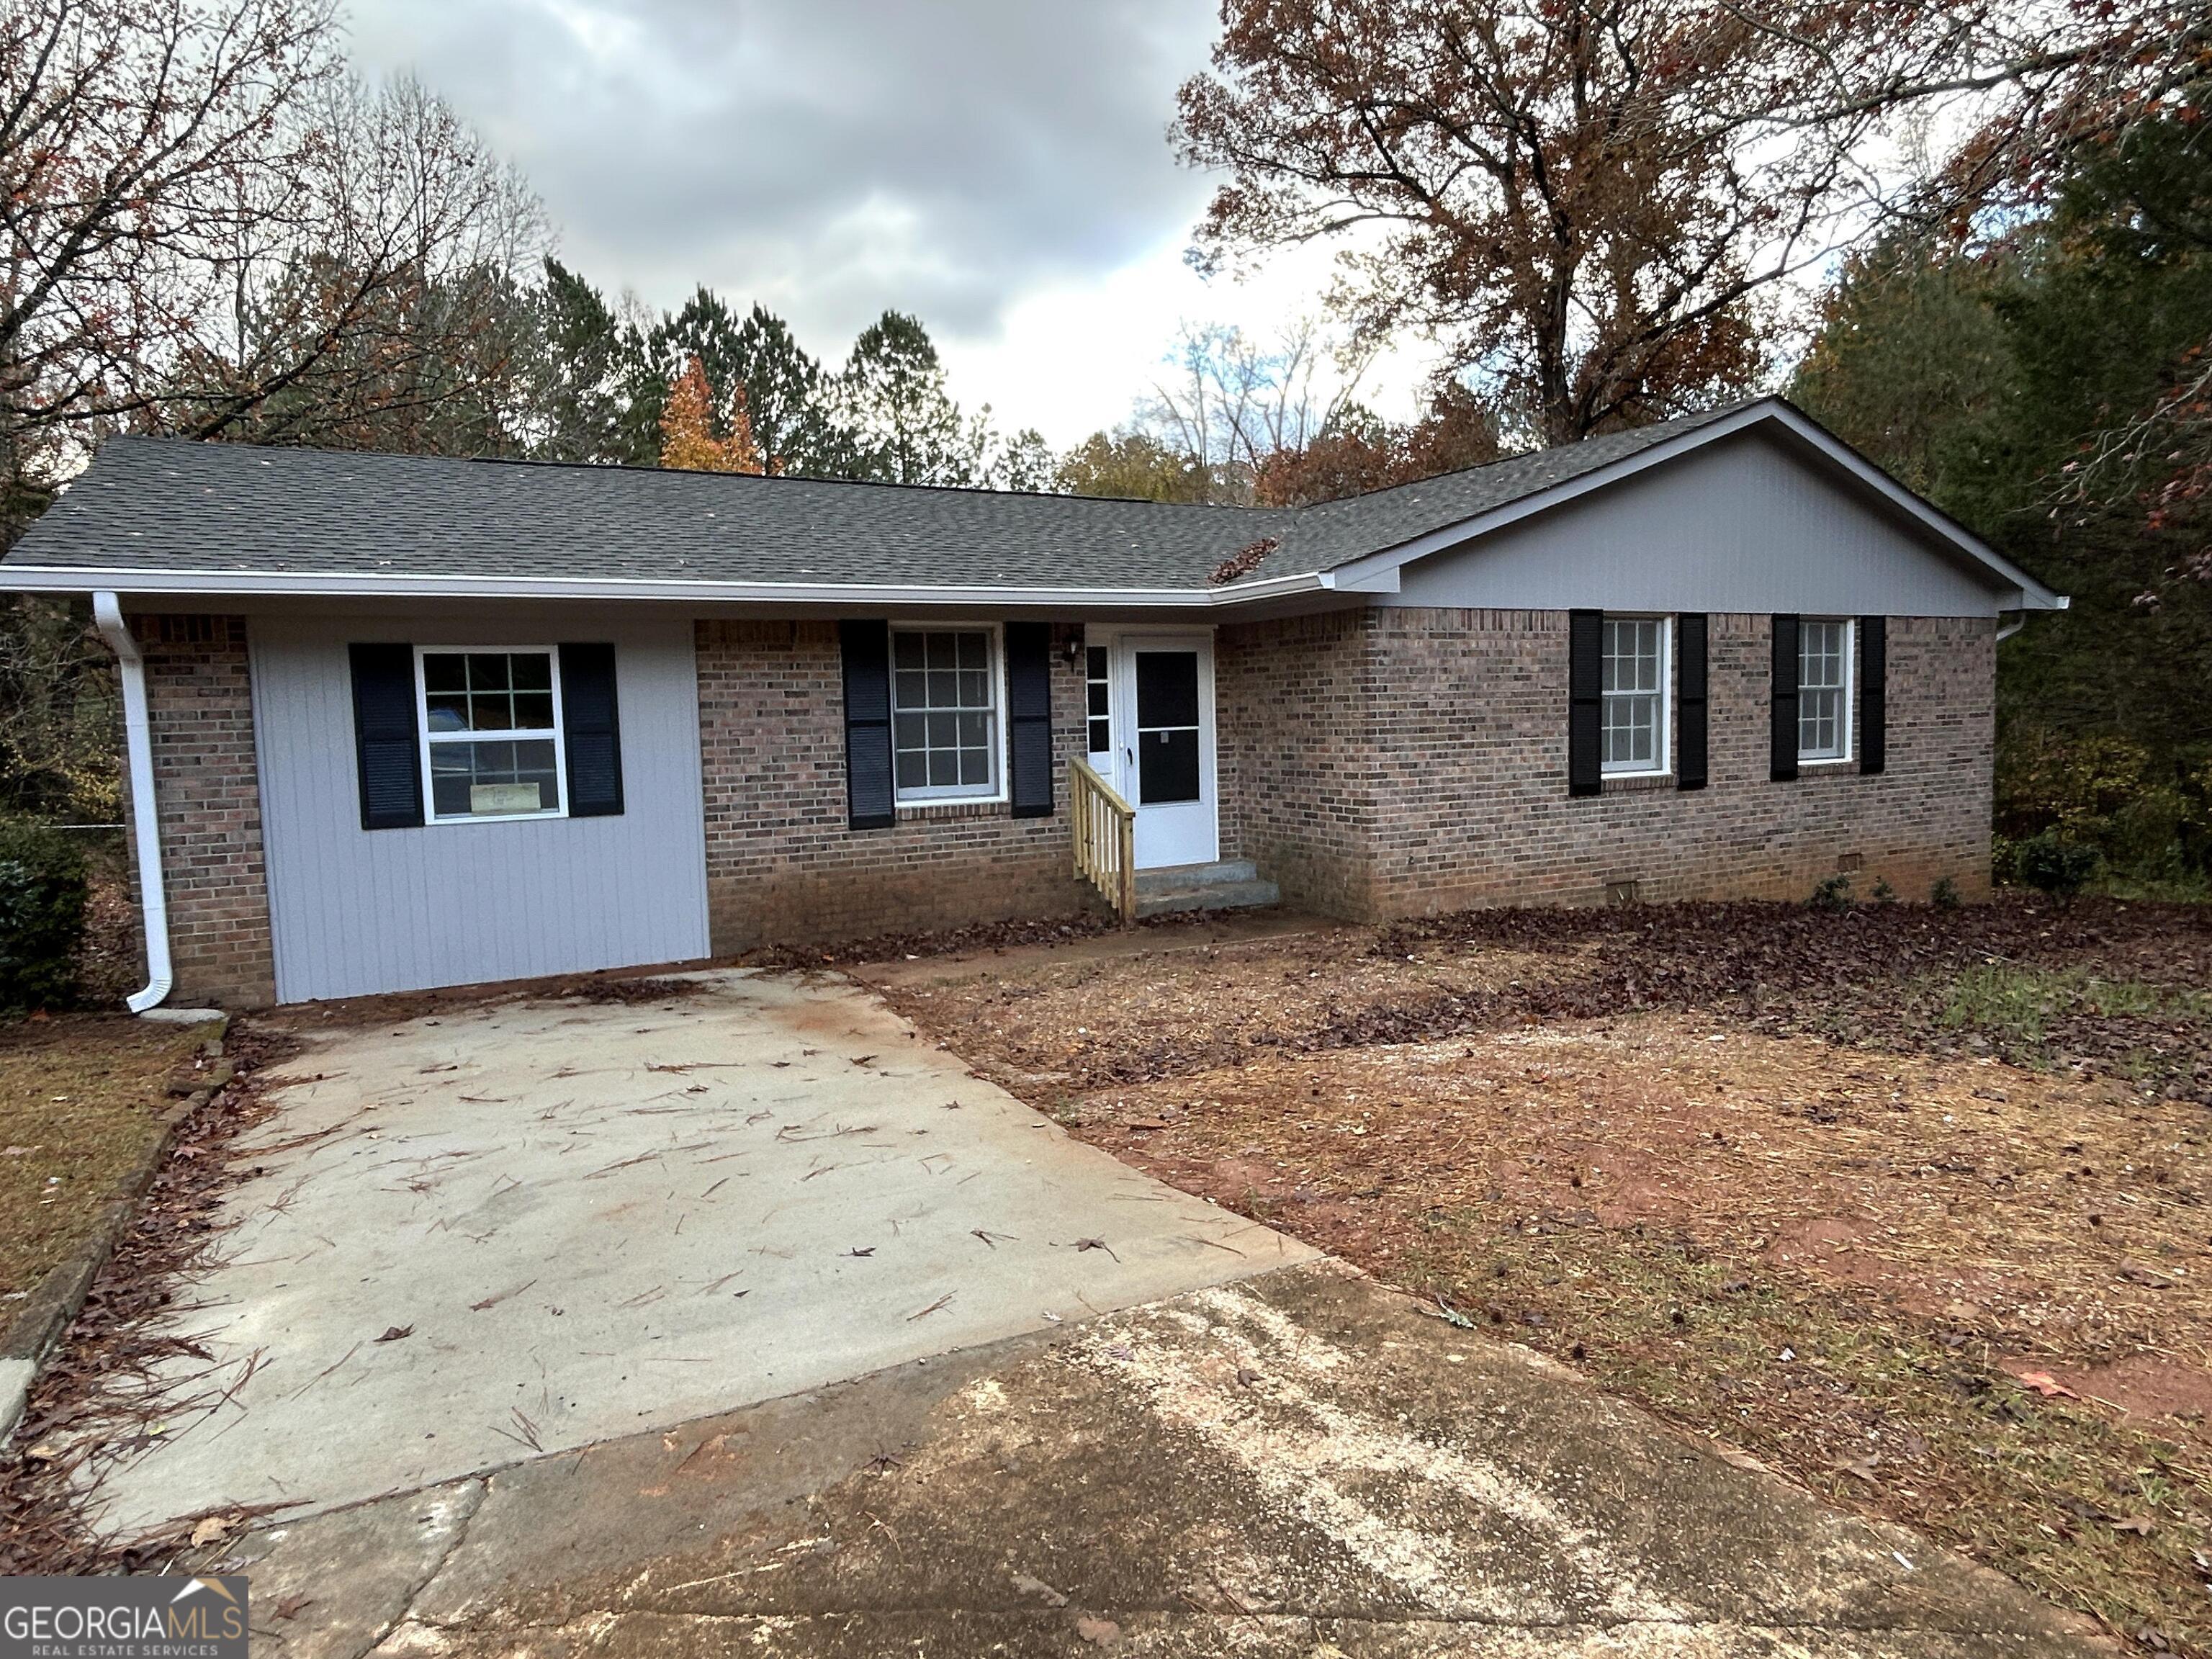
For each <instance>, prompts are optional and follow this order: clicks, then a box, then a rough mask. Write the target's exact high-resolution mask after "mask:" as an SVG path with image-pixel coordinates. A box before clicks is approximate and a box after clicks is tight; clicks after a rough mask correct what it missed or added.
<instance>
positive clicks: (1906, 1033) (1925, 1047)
mask: <svg viewBox="0 0 2212 1659" xmlns="http://www.w3.org/2000/svg"><path fill="white" fill-rule="evenodd" d="M1423 946H1428V947H1436V946H1443V947H1447V948H1453V949H1497V950H1507V951H1526V952H1529V953H1532V954H1539V955H1541V954H1544V953H1547V952H1554V953H1556V952H1566V953H1571V954H1573V955H1575V956H1576V957H1577V958H1578V959H1579V960H1580V961H1581V962H1582V963H1583V967H1584V971H1583V973H1582V974H1580V975H1575V976H1572V977H1561V978H1558V979H1553V980H1548V981H1545V982H1543V983H1541V984H1537V985H1533V986H1530V987H1528V989H1527V991H1526V993H1525V994H1522V995H1520V996H1518V997H1516V998H1515V999H1513V1000H1511V1002H1510V1004H1505V1005H1501V1006H1495V1007H1492V1008H1491V1009H1488V1010H1477V1009H1465V1010H1462V1009H1454V1008H1448V1007H1437V1008H1433V1009H1429V1010H1409V1011H1407V1014H1406V1015H1405V1016H1404V1017H1403V1018H1402V1021H1401V1027H1402V1034H1401V1033H1400V1032H1397V1031H1393V1030H1390V1029H1389V1023H1388V1022H1387V1021H1385V1022H1381V1023H1380V1024H1377V1023H1374V1022H1370V1024H1368V1025H1367V1026H1365V1027H1364V1028H1363V1029H1360V1030H1354V1031H1346V1032H1343V1033H1340V1034H1338V1033H1330V1034H1326V1035H1325V1036H1323V1038H1322V1042H1321V1044H1320V1046H1330V1043H1331V1042H1332V1041H1333V1040H1335V1039H1336V1038H1338V1037H1340V1038H1341V1040H1342V1041H1344V1042H1395V1041H1405V1040H1408V1039H1411V1038H1416V1037H1424V1036H1443V1035H1449V1034H1450V1032H1449V1031H1448V1030H1437V1029H1435V1028H1436V1027H1437V1025H1439V1024H1449V1023H1450V1022H1453V1021H1455V1020H1462V1019H1465V1018H1468V1017H1470V1016H1472V1017H1474V1018H1476V1019H1477V1020H1478V1021H1480V1023H1484V1024H1496V1023H1501V1022H1503V1021H1507V1020H1510V1019H1512V1018H1538V1019H1544V1020H1553V1019H1577V1018H1589V1017H1590V1016H1593V1015H1598V1014H1607V1013H1617V1012H1623V1011H1624V1010H1635V1009H1641V1008H1679V1009H1693V1010H1711V1011H1715V1012H1725V1013H1729V1014H1730V1015H1733V1016H1735V1017H1736V1018H1741V1019H1743V1020H1746V1021H1747V1022H1749V1023H1750V1024H1753V1026H1755V1027H1757V1028H1758V1029H1760V1030H1771V1031H1778V1032H1788V1031H1802V1032H1808V1033H1811V1034H1814V1035H1816V1036H1825V1037H1827V1038H1829V1039H1830V1040H1831V1041H1834V1042H1852V1043H1862V1042H1863V1043H1871V1044H1875V1045H1876V1046H1881V1047H1888V1048H1897V1049H1898V1050H1899V1051H1901V1052H1910V1053H1929V1054H1992V1053H1993V1054H1998V1055H1999V1056H2000V1057H2002V1058H2004V1059H2007V1060H2014V1061H2016V1062H2018V1063H2022V1064H2030V1065H2037V1064H2044V1065H2047V1064H2054V1063H2055V1064H2058V1065H2062V1066H2080V1067H2082V1068H2086V1069H2087V1070H2090V1071H2094V1072H2099V1073H2106V1074H2111V1073H2125V1074H2127V1075H2129V1076H2130V1077H2132V1078H2136V1079H2149V1080H2153V1081H2154V1082H2155V1085H2156V1086H2157V1088H2158V1090H2159V1091H2160V1092H2161V1093H2163V1094H2164V1095H2165V1096H2166V1097H2167V1098H2169V1099H2176V1100H2192V1101H2196V1102H2198V1103H2203V1104H2212V1021H2208V1020H2206V1019H2204V1018H2202V1017H2201V1016H2202V1014H2203V1012H2204V1011H2203V1009H2202V1008H2199V1009H2197V1010H2195V1011H2193V1012H2194V1013H2195V1014H2196V1015H2197V1016H2198V1017H2196V1018H2154V1017H2149V1016H2147V1015H2143V1014H2136V1013H2114V1012H2111V1011H2109V1010H2105V1009H2101V1008H2100V1007H2098V1006H2096V1003H2095V999H2094V996H2093V994H2090V995H2081V994H2075V995H2071V996H2069V995H2067V994H2065V993H2064V990H2063V987H2062V988H2061V989H2060V990H2059V991H2057V993H2056V994H2055V995H2056V1000H2055V1001H2054V1004H2053V1006H2051V1007H2050V1008H2048V1009H2047V1010H2045V1011H2043V1012H2042V1017H2041V1018H2040V1019H2039V1022H2038V1025H2039V1029H2038V1030H2037V1032H2036V1033H2035V1036H2034V1038H2033V1041H2026V1040H2022V1037H2021V1034H2018V1033H2015V1032H2011V1031H2008V1030H2002V1029H1998V1030H1990V1029H1988V1028H1986V1027H1977V1026H1975V1025H1973V1024H1968V1023H1958V1022H1955V1021H1954V1018H1953V1010H1954V998H1953V988H1954V981H1955V979H1956V976H1957V975H1959V974H1960V972H1962V971H1964V970H1967V969H1976V968H1982V967H1987V966H1990V965H2005V966H2010V967H2012V968H2015V969H2036V970H2040V971H2041V972H2042V973H2044V974H2046V975H2064V974H2074V975H2084V974H2086V975H2094V976H2095V977H2097V978H2099V979H2102V980H2105V981H2122V982H2127V983H2133V984H2143V985H2154V986H2161V987H2173V988H2174V989H2175V990H2177V991H2179V992H2180V993H2182V994H2184V995H2185V996H2193V995H2201V994H2203V992H2204V990H2205V989H2206V987H2212V907H2207V906H2203V905H2185V904H2153V903H2123V902H2117V901H2112V900H2106V899H2084V900H2081V901H2080V902H2076V903H2074V904H2071V905H2059V904H2055V903H2052V902H2048V901H2042V900H2036V899H2028V898H2023V897H2019V896H2007V897H2006V898H2004V899H2002V901H2000V902H1996V903H1992V904H1978V905H1972V906H1968V907H1964V908H1960V909H1956V910H1950V911H1942V910H1935V909H1931V908H1928V907H1926V906H1923V905H1902V904H1888V905H1880V904H1876V905H1862V906H1856V907H1853V908H1848V909H1844V910H1842V911H1834V912H1831V911H1821V910H1815V909H1812V908H1808V907H1806V906H1803V905H1784V904H1748V903H1738V904H1679V905H1667V906H1650V907H1644V906H1637V907H1627V908H1620V909H1606V910H1477V911H1468V912H1465V913H1462V914H1461V915H1454V916H1447V917H1443V918H1440V919H1437V920H1436V921H1422V922H1407V923H1401V924H1400V925H1398V926H1397V927H1393V928H1391V929H1389V931H1388V932H1387V933H1385V934H1384V935H1383V938H1382V939H1380V940H1379V941H1378V942H1377V944H1376V950H1377V951H1381V952H1383V953H1385V954H1393V955H1395V954H1401V953H1404V952H1406V951H1410V950H1415V949H1418V948H1420V947H1423ZM1484 1014H1487V1015H1488V1016H1489V1018H1486V1019H1485V1018H1483V1016H1484ZM1451 1029H1452V1030H1460V1029H1467V1028H1466V1027H1465V1026H1463V1025H1453V1026H1452V1028H1451Z"/></svg>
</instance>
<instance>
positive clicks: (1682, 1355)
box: [860, 899, 2212, 1654]
mask: <svg viewBox="0 0 2212 1659" xmlns="http://www.w3.org/2000/svg"><path fill="white" fill-rule="evenodd" d="M961 945H962V949H961V950H960V951H959V952H958V953H957V954H952V955H933V954H931V953H930V949H929V946H928V945H927V943H926V942H922V941H915V940H900V941H896V944H895V946H894V947H893V948H890V949H884V950H879V951H877V952H875V953H874V954H876V955H878V957H890V960H888V961H879V962H878V963H876V964H875V965H872V966H869V967H865V968H863V969H860V974H861V976H862V977H864V978H866V979H868V980H870V981H872V982H874V983H876V984H878V985H879V986H880V987H882V988H883V989H884V991H885V992H886V994H888V995H890V997H891V999H892V1000H893V1001H894V1002H895V1003H896V1005H897V1006H898V1007H899V1008H900V1009H901V1011H902V1012H905V1013H907V1014H908V1016H909V1017H910V1018H913V1019H915V1021H916V1022H917V1023H918V1024H921V1026H922V1027H923V1029H924V1030H926V1031H928V1032H930V1033H933V1034H934V1035H935V1036H937V1037H938V1038H939V1039H940V1040H941V1041H943V1042H945V1043H946V1044H947V1045H948V1046H950V1047H951V1048H955V1049H956V1050H957V1051H958V1052H959V1053H960V1054H963V1056H965V1057H967V1058H968V1059H969V1060H970V1061H971V1062H972V1063H974V1064H975V1065H976V1066H977V1068H978V1069H979V1070H982V1071H985V1072H987V1073H988V1074H990V1075H991V1076H993V1077H994V1079H997V1080H998V1081H1000V1082H1001V1083H1003V1084H1005V1085H1007V1086H1009V1087H1010V1088H1012V1090H1013V1091H1015V1092H1017V1093H1018V1094H1020V1095H1022V1096H1024V1097H1026V1098H1027V1099H1029V1100H1030V1102H1031V1103H1033V1104H1036V1105H1037V1106H1040V1107H1042V1108H1043V1109H1047V1110H1048V1111H1051V1112H1053V1113H1054V1115H1057V1116H1058V1117H1059V1119H1060V1121H1062V1122H1063V1123H1065V1124H1066V1125H1067V1126H1069V1127H1071V1128H1072V1129H1073V1131H1074V1132H1075V1133H1078V1134H1079V1135H1081V1136H1082V1137H1084V1138H1085V1139H1090V1140H1092V1141H1094V1142H1096V1143H1097V1144H1098V1145H1100V1146H1105V1147H1107V1148H1109V1149H1110V1150H1112V1151H1113V1152H1115V1153H1117V1154H1118V1155H1119V1156H1121V1158H1125V1159H1127V1161H1129V1162H1130V1163H1132V1164H1135V1165H1137V1166H1138V1167H1139V1168H1141V1169H1144V1170H1148V1171H1150V1172H1152V1173H1154V1174H1157V1175H1158V1176H1162V1177H1164V1179H1166V1180H1168V1181H1170V1182H1173V1183H1175V1184H1176V1185H1178V1186H1180V1187H1182V1188H1186V1189H1188V1190H1189V1191H1192V1192H1194V1193H1199V1194H1204V1195H1205V1196H1207V1197H1210V1198H1212V1199H1214V1200H1217V1201H1218V1202H1219V1203H1220V1204H1222V1205H1225V1206H1229V1207H1231V1208H1233V1209H1236V1210H1238V1211H1240V1212H1243V1213H1245V1214H1248V1215H1250V1216H1252V1217H1254V1218H1258V1219H1261V1220H1264V1221H1266V1222H1267V1223H1269V1224H1271V1225H1273V1226H1275V1227H1277V1228H1279V1229H1281V1230H1283V1231H1287V1232H1290V1233H1292V1234H1294V1235H1296V1236H1297V1237H1300V1238H1302V1239H1304V1240H1305V1241H1307V1242H1309V1243H1313V1244H1315V1245H1317V1246H1319V1247H1321V1248H1322V1249H1326V1250H1328V1251H1331V1252H1333V1253H1334V1254H1336V1255H1340V1256H1342V1257H1344V1258H1346V1259H1347V1260H1349V1261H1352V1262H1354V1263H1356V1264H1358V1266H1360V1267H1364V1268H1366V1269H1367V1270H1369V1271H1370V1272H1371V1273H1375V1274H1376V1275H1378V1276H1379V1277H1381V1278H1382V1279H1385V1280H1387V1281H1389V1282H1391V1283H1393V1284H1395V1285H1398V1286H1401V1287H1402V1288H1404V1289H1407V1290H1409V1291H1413V1292H1414V1293H1416V1294H1417V1295H1419V1296H1420V1297H1424V1298H1425V1299H1426V1300H1427V1302H1428V1303H1429V1304H1430V1305H1431V1307H1432V1308H1433V1310H1435V1312H1436V1315H1437V1317H1439V1318H1442V1319H1446V1320H1449V1322H1452V1323H1454V1324H1463V1325H1468V1326H1472V1327H1474V1328H1481V1329H1484V1330H1487V1331H1491V1332H1492V1333H1494V1334H1498V1335H1501V1336H1504V1337H1507V1338H1510V1340H1514V1341H1517V1342H1521V1343H1524V1344H1527V1345H1528V1346H1531V1347H1534V1348H1537V1349H1540V1350H1541V1351H1543V1352H1546V1353H1547V1354H1549V1355H1551V1356H1553V1358H1558V1359H1559V1360H1562V1361H1565V1362H1566V1363H1567V1364H1571V1365H1573V1366H1576V1367H1577V1368H1578V1369H1580V1370H1583V1372H1584V1373H1585V1374H1587V1375H1589V1376H1590V1377H1592V1378H1593V1379H1594V1380H1595V1381H1596V1382H1597V1383H1600V1384H1601V1386H1603V1387H1605V1388H1607V1389H1611V1390H1613V1391H1615V1392H1617V1393H1618V1394H1620V1395H1623V1396H1626V1397H1627V1398H1629V1399H1631V1400H1632V1401H1636V1402H1637V1403H1638V1404H1640V1405H1642V1406H1644V1407H1647V1408H1649V1409H1650V1410H1651V1411H1653V1412H1655V1413H1657V1414H1658V1415H1660V1416H1661V1417H1662V1419H1665V1420H1667V1421H1668V1422H1670V1423H1672V1424H1673V1425H1675V1426H1676V1427H1677V1428H1679V1429H1680V1430H1681V1431H1684V1432H1686V1433H1688V1434H1691V1435H1693V1436H1696V1437H1700V1438H1705V1439H1707V1440H1710V1441H1711V1442H1714V1443H1717V1444H1718V1446H1719V1447H1720V1449H1722V1452H1723V1455H1725V1456H1729V1457H1731V1458H1750V1459H1755V1460H1757V1461H1758V1462H1762V1463H1764V1464H1765V1465H1767V1466H1769V1467H1771V1468H1776V1469H1778V1470H1780V1471H1783V1472H1784V1473H1785V1474H1788V1475H1789V1476H1790V1477H1791V1478H1793V1479H1795V1480H1798V1481H1800V1482H1802V1484H1804V1485H1805V1486H1808V1487H1809V1488H1811V1489H1813V1490H1814V1492H1818V1493H1820V1495H1822V1496H1823V1497H1825V1498H1827V1499H1829V1500H1831V1501H1832V1502H1834V1503H1836V1504H1840V1505H1842V1506H1844V1507H1845V1508H1848V1509H1850V1510H1856V1511H1859V1512H1862V1513H1866V1514H1870V1515H1876V1516H1885V1517H1888V1518H1891V1519H1893V1520H1897V1521H1901V1522H1906V1523H1908V1524H1910V1525H1912V1526H1915V1527H1917V1528H1921V1529H1922V1530H1923V1532H1925V1533H1926V1534H1929V1535H1930V1536H1931V1537H1934V1538H1936V1539H1938V1540H1940V1541H1943V1542H1945V1543H1947V1544H1949V1545H1952V1546H1954V1547H1957V1548H1959V1549H1960V1550H1962V1551H1964V1552H1965V1553H1967V1554H1969V1555H1971V1556H1972V1557H1975V1558H1977V1559H1980V1560H1982V1561H1984V1562H1987V1563H1989V1564H1990V1565H1993V1566H1996V1567H1997V1568H1999V1569H2001V1570H2002V1571H2005V1572H2007V1573H2008V1574H2010V1575H2011V1576H2013V1577H2015V1578H2016V1579H2017V1580H2019V1581H2020V1582H2021V1583H2023V1584H2026V1585H2027V1586H2028V1587H2029V1588H2031V1589H2034V1590H2036V1591H2038V1592H2039V1593H2040V1594H2042V1595H2045V1596H2047V1597H2049V1598H2051V1600H2052V1601H2057V1602H2059V1603H2062V1604H2064V1605H2066V1606H2069V1607H2075V1608H2078V1609H2082V1610H2085V1611H2087V1612H2089V1613H2093V1614H2094V1615H2095V1616H2097V1617H2098V1618H2100V1619H2101V1620H2104V1621H2106V1624H2107V1625H2109V1626H2111V1627H2112V1629H2113V1630H2114V1631H2115V1632H2118V1634H2119V1635H2121V1636H2122V1637H2124V1638H2126V1639H2127V1640H2129V1641H2130V1642H2132V1643H2135V1644H2138V1645H2139V1646H2140V1647H2141V1648H2142V1649H2146V1650H2152V1651H2167V1650H2172V1651H2178V1652H2193V1653H2200V1654H2202V1653H2207V1652H2212V1423H2208V1421H2207V1419H2206V1413H2207V1411H2208V1410H2212V1296H2208V1291H2212V1282H2209V1281H2212V1255H2208V1250H2207V1245H2208V1243H2212V1213H2208V1211H2207V1209H2206V1206H2205V1196H2206V1193H2207V1191H2208V1188H2212V1152H2209V1151H2208V1147H2207V1130H2208V1128H2209V1127H2212V1124H2208V1120H2207V1111H2208V1108H2212V994H2208V987H2212V911H2208V910H2205V909H2202V908H2188V907H2171V906H2159V905H2151V904H2122V903H2117V902H2103V901H2084V902H2080V903H2078V904H2076V905H2075V906H2073V907H2071V908H2055V907H2051V906H2048V905H2044V904H2040V903H2037V902H2027V901H2022V900H2017V899H2009V900H2007V901H2005V902H2000V903H1997V904H1993V905H1990V906H1983V907H1974V908H1967V909H1961V910H1934V909H1930V908H1925V907H1918V906H1911V907H1908V906H1903V905H1890V906H1863V907H1857V908H1844V909H1840V910H1832V911H1822V910H1814V909H1810V908H1804V907H1790V906H1781V905H1701V906H1684V907H1675V908H1635V907H1631V908H1620V909H1613V910H1607V911H1586V912H1561V911H1544V912H1529V911H1489V912H1479V913H1472V914H1468V915H1460V916H1454V917H1448V918H1443V919H1439V920H1437V921H1430V922H1423V923H1419V924H1408V925H1402V926H1399V927H1392V928H1389V929H1379V930H1378V929H1371V928H1352V927H1330V926H1325V925H1317V926H1316V927H1313V928H1312V929H1310V930H1309V931H1306V932H1304V933H1288V932H1285V931H1283V930H1281V929H1278V930H1277V931H1276V932H1274V933H1272V934H1268V933H1253V932H1251V931H1250V930H1249V929H1248V930H1246V931H1245V932H1244V933H1243V934H1241V935H1239V934H1237V933H1235V932H1233V931H1231V932H1229V933H1224V932H1223V931H1222V930H1221V929H1219V928H1218V927H1216V928H1209V927H1206V925H1203V924H1200V925H1196V926H1192V925H1185V926H1182V927H1158V928H1150V929H1146V930H1145V931H1144V932H1142V933H1140V934H1139V935H1138V936H1137V939H1135V940H1134V941H1133V942H1127V943H1125V942H1122V941H1116V940H1111V939H1097V938H1077V939H1068V940H1066V941H1063V942H1062V943H1061V944H1060V945H1057V946H1054V945H1022V946H1018V947H1011V948H1004V949H996V950H994V949H993V948H991V946H990V945H988V944H987V943H986V944H981V945H979V943H978V941H977V939H975V938H974V937H973V936H971V937H970V938H969V939H965V940H963V941H962V942H961Z"/></svg>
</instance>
